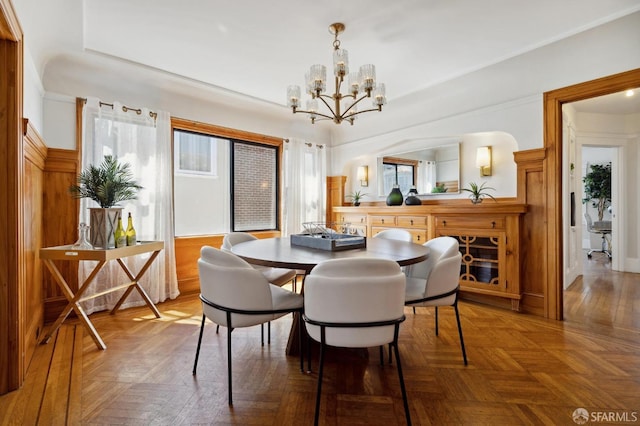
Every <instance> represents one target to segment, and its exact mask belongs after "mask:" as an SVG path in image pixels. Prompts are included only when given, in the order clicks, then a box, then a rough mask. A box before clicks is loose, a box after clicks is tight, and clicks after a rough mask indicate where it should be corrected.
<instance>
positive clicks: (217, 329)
mask: <svg viewBox="0 0 640 426" xmlns="http://www.w3.org/2000/svg"><path fill="white" fill-rule="evenodd" d="M218 331H220V324H216V334H218Z"/></svg>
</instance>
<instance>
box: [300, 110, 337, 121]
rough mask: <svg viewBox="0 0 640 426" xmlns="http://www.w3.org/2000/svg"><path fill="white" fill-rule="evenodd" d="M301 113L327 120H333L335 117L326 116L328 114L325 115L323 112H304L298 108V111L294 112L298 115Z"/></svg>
mask: <svg viewBox="0 0 640 426" xmlns="http://www.w3.org/2000/svg"><path fill="white" fill-rule="evenodd" d="M299 112H303V113H305V114H309V115H311V114H314V115H319V116H320V117H324V118H326V119H327V120H333V117H332V116H330V115H326V114H323V113H321V112H315V111H305V110H303V109H297V108H296V110H295V111H294V113H295V114H297V113H299Z"/></svg>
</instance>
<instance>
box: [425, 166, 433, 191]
mask: <svg viewBox="0 0 640 426" xmlns="http://www.w3.org/2000/svg"><path fill="white" fill-rule="evenodd" d="M424 163H425V165H424V171H425V173H424V176H425V191H424V192H426V193H430V192H431V190H432V189H433V188H435V187H436V162H435V161H425V162H424Z"/></svg>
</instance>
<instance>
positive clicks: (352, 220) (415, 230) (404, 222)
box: [331, 200, 527, 311]
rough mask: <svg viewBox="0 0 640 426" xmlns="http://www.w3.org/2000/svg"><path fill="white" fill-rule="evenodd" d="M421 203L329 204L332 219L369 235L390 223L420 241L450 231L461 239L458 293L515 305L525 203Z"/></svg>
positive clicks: (518, 292)
mask: <svg viewBox="0 0 640 426" xmlns="http://www.w3.org/2000/svg"><path fill="white" fill-rule="evenodd" d="M463 201H465V202H454V203H451V204H438V205H426V204H423V205H421V206H393V207H388V206H366V207H365V206H360V207H345V206H336V207H333V208H332V213H331V215H332V217H331V221H333V222H343V223H348V224H349V229H350V230H351V232H353V233H357V234H360V235H366V236H367V237H373V236H374V235H376V234H377V233H378V232H380V231H382V230H385V229H390V228H401V229H406V230H407V231H409V232H410V233H411V235H412V236H413V241H414V242H415V243H417V244H423V243H425V242H426V241H428V240H430V239H432V238H435V237H439V236H451V237H454V238H456V239H457V240H458V242H459V243H460V251H461V253H462V267H461V271H460V288H461V290H462V292H463V295H466V296H467V297H469V298H471V299H474V296H479V297H480V298H481V301H489V302H490V301H491V300H492V299H498V301H500V300H503V301H504V300H507V301H510V303H511V309H513V310H516V311H519V310H520V299H521V297H522V290H521V286H520V260H521V259H520V249H519V247H520V228H521V220H522V216H523V215H524V213H526V211H527V206H526V205H525V204H519V203H511V202H509V203H505V202H493V201H486V202H484V203H483V204H480V205H473V204H471V203H469V202H468V201H466V200H463Z"/></svg>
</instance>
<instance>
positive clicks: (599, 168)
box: [582, 163, 611, 221]
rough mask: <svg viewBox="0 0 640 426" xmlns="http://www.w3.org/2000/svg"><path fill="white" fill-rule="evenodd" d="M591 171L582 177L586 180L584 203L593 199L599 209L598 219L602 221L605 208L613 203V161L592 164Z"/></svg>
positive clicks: (593, 203)
mask: <svg viewBox="0 0 640 426" xmlns="http://www.w3.org/2000/svg"><path fill="white" fill-rule="evenodd" d="M590 168H591V171H590V172H589V173H587V174H586V175H585V177H584V178H583V179H582V182H584V198H583V199H582V202H583V203H585V204H586V203H588V202H589V201H591V205H592V206H593V207H595V208H596V209H598V220H599V221H602V218H603V216H604V210H605V209H606V208H607V206H608V205H609V204H611V163H607V164H591V165H590Z"/></svg>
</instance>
